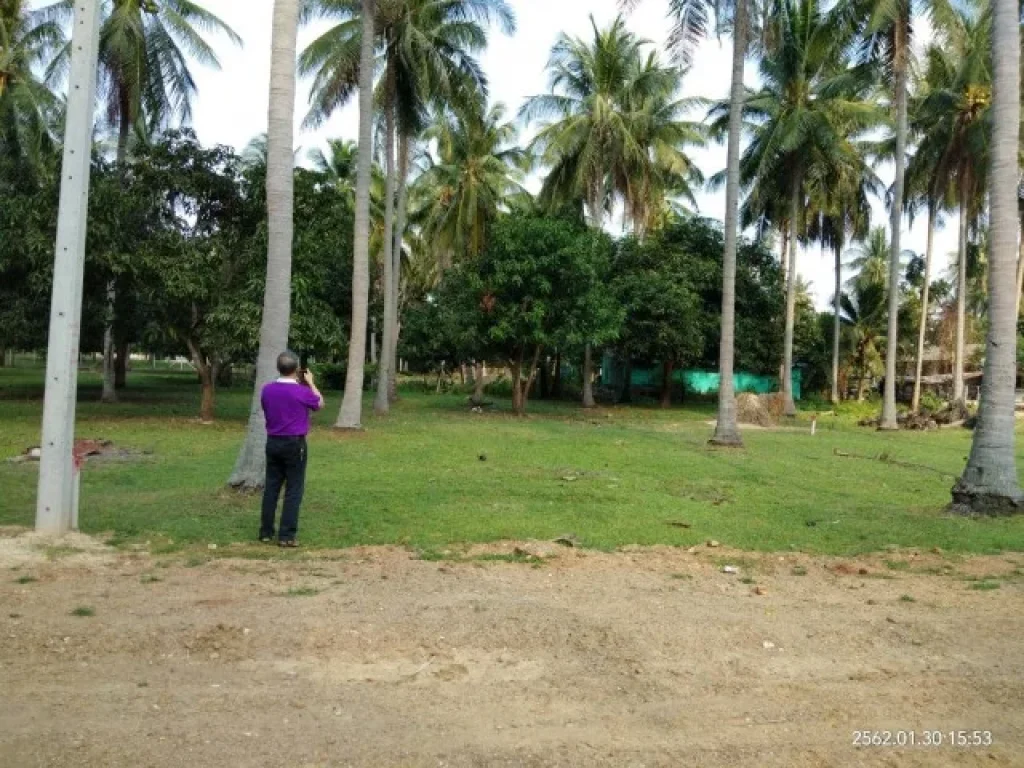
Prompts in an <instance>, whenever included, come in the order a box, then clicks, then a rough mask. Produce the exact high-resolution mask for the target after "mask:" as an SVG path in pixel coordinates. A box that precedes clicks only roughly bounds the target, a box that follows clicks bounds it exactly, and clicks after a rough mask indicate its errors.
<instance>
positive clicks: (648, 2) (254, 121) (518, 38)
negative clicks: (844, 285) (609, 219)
mask: <svg viewBox="0 0 1024 768" xmlns="http://www.w3.org/2000/svg"><path fill="white" fill-rule="evenodd" d="M509 2H510V4H511V5H512V6H513V8H514V10H515V13H516V17H517V25H518V29H517V32H516V34H515V35H514V36H513V37H506V36H504V35H502V34H501V33H500V32H499V31H498V30H497V29H494V30H492V31H491V42H490V45H489V47H488V50H487V51H486V53H485V54H484V55H483V56H482V64H483V66H484V69H485V71H486V73H487V76H488V79H489V82H490V95H491V100H492V101H501V102H504V103H505V104H506V106H507V107H508V108H509V114H510V115H513V114H515V112H516V111H517V110H518V109H519V106H520V105H521V104H522V102H523V101H524V99H526V98H527V97H529V96H531V95H534V94H538V93H543V92H545V90H546V87H547V76H546V74H545V64H546V62H547V60H548V55H549V53H550V50H551V47H552V46H553V45H554V43H555V40H556V39H557V37H558V35H559V34H560V33H561V32H566V33H568V34H570V35H573V36H586V35H588V34H589V33H590V24H591V22H590V18H589V17H590V15H591V14H592V15H593V17H594V19H595V21H596V22H597V24H598V25H599V26H605V25H607V24H608V23H610V22H611V21H612V20H613V19H614V18H615V16H616V15H617V13H618V9H617V0H509ZM667 4H668V0H644V2H643V3H641V4H640V6H639V8H638V9H637V10H636V11H634V12H633V13H632V14H631V15H630V16H629V18H628V25H629V27H630V28H631V29H632V30H633V31H634V32H635V33H636V34H637V35H639V36H640V37H642V38H644V39H647V40H650V41H651V42H652V43H654V44H657V45H659V46H661V45H662V44H663V42H664V39H665V36H666V33H667V31H668V29H669V22H668V21H667V20H666V16H665V14H666V10H667ZM203 5H204V6H205V7H206V8H207V9H208V10H210V11H211V12H213V13H215V14H217V15H218V16H219V17H220V18H221V19H223V20H224V21H225V22H226V23H227V24H228V25H229V26H231V27H232V28H233V29H234V30H235V31H236V32H237V33H238V34H239V35H240V36H241V37H242V39H243V40H244V45H243V47H241V48H236V47H234V46H232V45H231V44H230V43H229V42H228V41H226V40H223V39H220V40H217V39H214V40H213V41H212V42H214V43H215V47H216V49H217V52H218V54H219V56H220V59H221V64H222V68H221V70H220V71H214V70H210V69H204V68H202V67H199V66H196V67H195V68H194V74H195V79H196V84H197V87H198V91H199V94H198V98H197V100H196V102H195V104H194V108H193V120H192V126H193V127H194V128H195V130H196V133H197V134H198V136H199V138H200V140H201V141H203V142H204V143H208V144H211V143H220V144H227V145H230V146H233V147H235V148H237V149H239V150H240V149H242V148H243V147H244V146H245V145H246V144H247V143H248V141H249V140H250V139H251V138H253V137H254V136H256V135H258V134H260V133H263V132H265V131H266V126H267V99H268V78H269V73H270V32H271V14H272V9H273V0H203ZM321 30H322V27H320V28H317V27H311V28H308V29H305V30H303V31H302V32H301V33H300V38H299V48H300V50H301V49H302V48H303V47H304V46H305V45H306V44H308V43H309V42H310V41H311V40H312V39H313V37H314V36H315V35H316V34H317V33H318V31H321ZM730 68H731V46H730V42H729V39H728V38H723V39H722V40H721V41H718V40H716V39H714V38H711V39H709V40H707V41H705V42H704V43H703V44H702V45H701V46H700V48H699V49H698V50H697V52H696V55H695V58H694V62H693V66H692V67H691V69H690V71H689V73H688V74H687V76H686V77H685V79H684V81H683V95H685V96H702V97H705V98H710V99H722V98H725V97H726V96H727V95H728V91H729V75H730ZM755 78H756V71H755V65H754V64H753V63H750V62H748V65H747V81H748V83H753V82H754V80H755ZM308 93H309V89H308V82H303V83H300V85H299V90H298V103H297V104H296V117H295V120H296V129H297V130H296V147H297V148H301V149H302V151H303V155H304V154H305V152H306V151H307V150H309V149H312V148H314V147H320V146H323V145H324V141H325V139H327V138H337V137H340V138H347V139H352V140H355V139H356V138H357V133H358V131H357V128H358V110H357V108H356V105H355V103H353V104H351V105H349V106H348V107H347V108H345V109H344V110H342V111H341V112H339V113H338V114H337V115H335V116H334V117H333V118H332V119H331V120H330V121H329V122H328V123H327V124H326V125H324V126H323V127H322V128H321V129H320V130H317V131H316V132H306V131H302V130H301V127H300V123H301V122H302V119H303V117H304V116H305V114H306V111H307V108H308ZM691 119H699V115H693V116H692V118H691ZM691 154H692V156H693V157H694V159H695V161H696V162H697V164H698V166H699V167H700V168H701V170H702V171H703V172H704V174H705V176H710V175H712V174H714V173H717V172H718V171H720V170H721V169H722V168H724V167H725V147H724V145H711V146H709V147H707V148H701V149H695V150H692V152H691ZM880 175H881V176H882V178H883V181H885V182H886V183H890V182H891V181H892V170H891V169H888V170H886V169H880ZM697 203H698V206H699V211H700V213H701V214H702V215H705V216H708V217H711V218H716V219H722V218H723V217H724V213H725V193H724V190H721V191H718V192H714V193H709V192H704V193H701V194H699V195H698V197H697ZM874 208H875V210H874V217H873V222H872V223H873V224H876V225H881V224H883V223H885V222H887V221H888V217H887V215H886V212H885V210H884V208H883V207H882V205H881V204H880V203H876V204H875V206H874ZM614 226H615V227H616V228H617V226H618V224H617V222H615V223H614ZM925 229H926V228H925V224H924V221H923V217H922V220H919V221H917V222H915V226H914V228H913V229H910V228H909V227H908V226H907V225H906V223H904V228H903V234H902V238H901V240H902V242H901V245H902V247H903V248H907V249H910V250H913V251H915V252H916V253H921V254H923V252H924V248H925V238H926V234H927V233H926V231H925ZM955 249H956V230H955V226H946V227H945V228H943V229H940V230H939V231H938V232H937V234H936V238H935V266H934V267H933V270H934V271H933V275H934V276H939V275H942V274H943V272H944V270H945V269H946V266H947V264H948V263H949V260H948V254H949V252H951V251H954V250H955ZM797 271H798V273H799V274H800V275H801V276H802V277H803V278H804V279H805V280H807V281H809V282H810V286H811V292H812V294H813V296H814V298H815V303H816V304H817V305H818V306H819V307H820V308H824V307H825V306H826V305H827V304H828V303H829V301H830V297H831V296H832V293H833V290H832V287H833V284H834V277H833V256H832V255H831V254H822V253H821V252H820V251H819V250H818V249H817V248H813V249H811V250H807V251H801V252H800V253H799V254H798V258H797ZM844 277H845V276H844Z"/></svg>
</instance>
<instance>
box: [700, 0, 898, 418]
mask: <svg viewBox="0 0 1024 768" xmlns="http://www.w3.org/2000/svg"><path fill="white" fill-rule="evenodd" d="M774 25H775V34H776V35H777V38H776V41H775V49H774V51H773V54H772V55H771V56H766V57H764V58H763V59H762V60H761V64H760V74H761V83H762V84H761V88H760V89H759V90H758V91H757V92H755V93H752V94H749V95H748V96H747V98H746V99H745V103H744V114H745V116H746V119H747V121H748V123H749V126H750V131H749V133H750V143H749V144H748V146H747V148H746V149H745V151H744V153H743V157H742V158H741V160H740V168H741V181H742V182H743V183H744V185H745V186H746V187H747V188H748V189H751V190H753V191H752V194H755V195H759V196H760V197H761V198H762V199H764V198H766V197H767V193H766V192H765V191H764V190H768V191H769V192H772V193H781V194H783V195H784V198H785V199H787V200H788V201H789V216H788V221H789V227H790V234H789V239H788V245H789V255H788V268H787V270H786V273H787V274H786V330H785V340H784V356H783V377H782V378H783V382H782V385H783V386H782V390H783V397H784V401H785V413H786V414H787V415H790V416H792V415H795V413H796V406H795V403H794V402H793V392H792V383H791V377H790V374H789V372H790V371H791V370H792V366H793V330H794V327H795V309H796V288H797V274H796V253H797V247H798V244H799V242H800V240H801V238H803V237H804V236H805V235H806V230H807V224H808V221H807V219H808V216H807V203H808V192H809V185H808V179H809V178H811V177H812V176H813V175H814V173H816V172H817V173H822V172H824V170H823V169H825V168H827V167H829V166H830V165H831V166H832V167H833V168H840V167H841V166H842V165H844V164H846V163H849V162H850V161H849V160H848V157H847V156H848V155H849V153H850V148H849V141H850V137H857V136H858V135H860V134H862V133H864V132H865V131H867V130H870V129H871V128H874V127H875V126H877V125H878V123H879V120H880V115H879V112H878V110H877V108H876V106H875V105H874V104H873V103H871V102H870V101H868V100H866V99H865V92H866V84H867V82H868V80H867V77H866V76H867V74H868V73H867V71H866V70H865V69H864V68H856V67H848V66H846V62H845V58H844V57H845V53H846V50H847V48H848V46H847V43H846V37H845V34H844V32H845V29H844V26H843V23H842V17H841V16H840V15H838V14H835V13H829V12H826V11H825V10H824V9H823V8H822V6H821V4H820V3H819V2H818V0H789V1H788V2H783V3H782V4H781V5H780V6H779V8H778V13H777V14H776V18H775V22H774ZM727 109H729V107H728V106H727V105H726V104H724V103H722V104H719V105H718V106H717V107H716V108H715V109H713V110H712V116H713V117H716V118H717V122H718V124H719V125H720V124H721V123H722V121H723V120H724V118H725V114H726V111H727ZM814 164H817V165H818V166H819V168H820V169H822V170H819V171H815V169H814ZM758 188H761V189H760V190H759V189H758Z"/></svg>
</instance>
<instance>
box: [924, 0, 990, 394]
mask: <svg viewBox="0 0 1024 768" xmlns="http://www.w3.org/2000/svg"><path fill="white" fill-rule="evenodd" d="M991 31H992V26H991V15H990V14H989V13H987V12H978V11H976V10H972V9H970V8H960V9H957V10H955V11H954V12H952V13H951V14H950V15H949V21H948V24H947V26H946V29H945V33H946V40H945V41H944V43H943V45H941V46H940V45H933V46H929V48H928V50H927V56H926V62H927V68H926V72H927V74H926V77H927V81H928V90H927V92H926V94H925V95H924V96H923V98H922V100H921V103H920V106H919V108H918V110H917V112H918V114H917V115H916V117H917V121H918V122H919V124H920V125H921V128H922V133H921V138H920V141H919V144H920V149H919V153H921V154H923V155H924V157H926V158H931V159H933V162H934V164H935V170H934V172H935V175H936V177H937V178H939V179H947V180H950V181H951V182H952V184H953V185H954V187H955V189H956V200H957V207H958V209H959V212H960V238H959V250H958V258H957V264H958V266H959V272H958V277H957V283H956V284H957V333H956V352H955V358H956V364H955V367H954V369H953V397H954V399H957V400H959V399H961V398H962V397H963V395H964V388H963V355H964V346H965V328H966V294H967V264H968V258H967V250H968V240H969V230H970V227H971V226H972V222H973V221H974V219H975V218H976V217H977V216H978V215H979V213H980V210H981V208H982V206H983V204H984V190H985V183H986V176H987V172H988V167H989V130H988V123H989V120H990V108H991V100H992V79H991V65H990V59H989V57H990V53H989V52H990V40H991Z"/></svg>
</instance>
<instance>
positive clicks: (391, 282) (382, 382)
mask: <svg viewBox="0 0 1024 768" xmlns="http://www.w3.org/2000/svg"><path fill="white" fill-rule="evenodd" d="M386 78H387V88H386V89H385V97H384V98H385V103H384V124H385V126H386V127H385V129H384V134H385V137H384V166H385V169H386V172H387V178H386V181H385V183H384V256H383V265H384V348H385V349H386V350H387V354H385V355H381V358H380V364H379V365H378V367H377V395H376V397H374V399H373V411H374V413H376V414H377V415H379V416H383V415H384V414H386V413H387V412H388V411H389V410H390V409H391V400H390V398H389V397H388V388H389V387H390V379H391V377H392V375H393V368H392V367H391V366H392V358H391V336H392V335H393V334H394V332H395V318H394V315H392V314H391V307H392V304H393V303H394V302H393V299H394V295H395V274H394V263H393V262H392V259H391V256H392V254H393V252H394V247H395V241H394V234H395V70H394V66H393V64H392V65H389V66H388V71H387V75H386Z"/></svg>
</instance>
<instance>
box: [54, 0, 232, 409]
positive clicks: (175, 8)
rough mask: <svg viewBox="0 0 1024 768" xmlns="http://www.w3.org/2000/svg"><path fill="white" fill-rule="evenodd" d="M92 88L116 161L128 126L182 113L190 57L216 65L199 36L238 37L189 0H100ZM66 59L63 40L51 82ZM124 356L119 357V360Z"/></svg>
mask: <svg viewBox="0 0 1024 768" xmlns="http://www.w3.org/2000/svg"><path fill="white" fill-rule="evenodd" d="M75 2H76V0H57V2H55V3H52V4H50V5H48V6H46V7H45V8H43V9H41V11H40V13H42V14H44V15H45V16H46V17H47V18H50V19H53V20H55V21H59V22H60V23H62V24H66V25H70V24H71V21H72V18H73V16H74V8H75ZM102 8H103V20H102V23H101V27H100V42H99V46H100V47H99V80H98V83H97V92H98V93H99V99H100V101H101V103H102V104H103V108H104V114H105V117H106V120H107V123H108V124H109V126H110V127H111V129H112V130H113V131H115V132H116V133H117V164H118V165H119V166H122V167H123V166H124V163H125V160H126V158H127V155H128V145H129V141H130V139H131V137H132V133H133V131H139V132H140V133H142V134H149V133H152V132H154V131H156V130H158V129H160V128H162V127H165V126H166V125H167V124H169V123H170V122H172V121H174V120H181V121H187V120H188V119H189V118H190V117H191V114H192V101H193V99H194V98H195V95H196V92H197V89H196V83H195V79H194V77H193V75H192V70H191V68H190V62H192V61H194V62H196V63H198V64H201V65H203V66H208V67H212V68H217V69H219V68H220V62H219V61H218V59H217V54H216V52H215V51H214V49H213V47H212V46H211V45H210V44H209V43H208V42H207V41H206V39H205V38H204V36H203V33H204V32H213V33H218V34H222V35H224V36H226V37H227V38H228V39H229V40H230V41H231V42H233V43H235V44H236V45H240V44H241V42H242V41H241V38H239V37H238V35H236V34H235V32H234V31H233V30H232V29H231V28H230V27H229V26H228V25H227V24H225V23H224V22H223V21H221V20H220V19H219V18H218V17H217V16H215V15H214V14H212V13H210V12H209V11H207V10H205V9H204V8H203V7H202V6H201V5H199V4H198V3H195V2H193V1H192V0H160V2H153V0H103V3H102ZM70 64H71V43H70V41H68V42H67V43H66V44H65V45H64V46H63V48H62V49H61V50H60V51H59V52H58V53H57V55H56V57H55V58H54V59H53V61H52V63H51V64H50V66H49V69H48V73H47V77H48V79H49V80H50V81H51V82H57V81H60V80H63V79H64V77H65V76H66V74H67V71H68V68H69V67H70ZM115 299H116V282H115V280H113V279H111V280H110V282H108V284H107V319H106V324H105V328H104V338H103V394H102V400H103V402H108V403H109V402H115V401H116V400H117V394H116V391H115V370H114V303H115ZM123 362H124V361H122V363H123Z"/></svg>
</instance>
